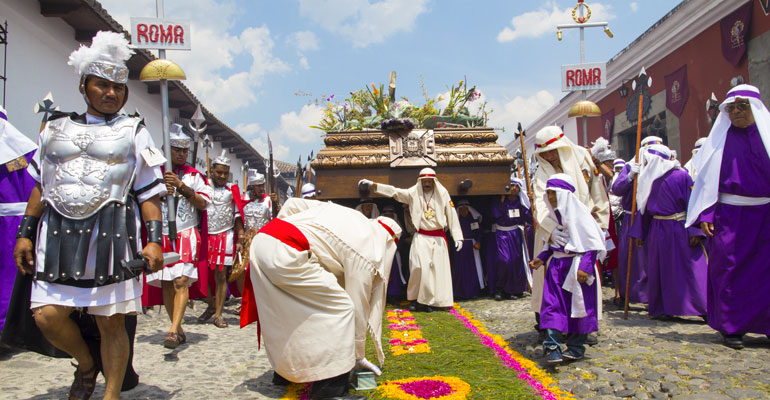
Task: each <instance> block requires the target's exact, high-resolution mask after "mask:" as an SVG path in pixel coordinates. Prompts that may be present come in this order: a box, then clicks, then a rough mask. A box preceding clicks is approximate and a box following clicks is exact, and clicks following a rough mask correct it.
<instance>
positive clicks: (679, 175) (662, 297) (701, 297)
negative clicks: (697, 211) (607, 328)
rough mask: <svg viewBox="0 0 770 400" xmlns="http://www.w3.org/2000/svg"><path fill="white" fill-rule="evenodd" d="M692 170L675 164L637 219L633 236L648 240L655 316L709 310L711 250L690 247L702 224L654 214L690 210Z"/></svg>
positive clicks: (650, 297) (658, 181) (650, 294)
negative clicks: (708, 256) (686, 223)
mask: <svg viewBox="0 0 770 400" xmlns="http://www.w3.org/2000/svg"><path fill="white" fill-rule="evenodd" d="M692 184H693V182H692V178H691V177H690V174H688V173H687V171H685V170H682V169H672V170H670V171H668V172H666V173H665V174H663V176H661V177H660V178H658V179H656V180H655V182H653V183H652V187H651V189H650V197H649V198H648V199H647V207H646V208H647V209H646V210H645V212H644V214H642V217H641V218H639V219H637V220H636V221H634V226H633V227H632V228H631V232H630V235H631V236H633V237H635V238H640V239H644V241H645V245H644V246H645V254H644V255H645V258H644V261H643V262H645V265H646V266H647V294H648V300H649V308H648V313H649V315H650V316H653V317H655V316H659V315H706V276H707V261H706V260H707V259H706V251H705V249H704V247H703V246H702V245H698V246H690V243H689V239H690V237H692V236H703V233H702V232H701V230H700V228H689V229H686V228H685V227H684V220H681V221H676V220H663V219H655V218H654V216H671V215H674V214H677V213H682V212H687V203H688V202H689V201H690V193H691V192H692V189H691V188H692Z"/></svg>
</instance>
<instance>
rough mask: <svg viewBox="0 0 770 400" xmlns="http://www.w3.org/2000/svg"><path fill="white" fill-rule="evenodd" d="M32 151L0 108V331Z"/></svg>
mask: <svg viewBox="0 0 770 400" xmlns="http://www.w3.org/2000/svg"><path fill="white" fill-rule="evenodd" d="M36 149H37V145H35V142H33V141H32V140H30V139H28V138H27V137H26V136H24V134H22V133H21V132H19V131H18V130H17V129H16V128H15V127H14V126H13V125H12V124H11V123H10V122H8V117H7V116H6V112H5V109H3V108H2V107H0V331H2V330H3V326H4V325H5V315H6V313H7V311H8V302H9V300H10V298H11V292H13V282H14V279H15V277H16V261H15V260H14V259H13V248H14V246H15V245H16V229H17V228H18V227H19V223H20V222H21V218H22V216H23V215H24V210H25V209H26V208H27V199H28V198H29V194H30V193H32V189H33V188H34V187H35V180H34V179H32V177H31V176H30V175H29V173H27V168H26V167H27V165H29V161H30V160H31V159H32V156H33V155H34V154H35V150H36Z"/></svg>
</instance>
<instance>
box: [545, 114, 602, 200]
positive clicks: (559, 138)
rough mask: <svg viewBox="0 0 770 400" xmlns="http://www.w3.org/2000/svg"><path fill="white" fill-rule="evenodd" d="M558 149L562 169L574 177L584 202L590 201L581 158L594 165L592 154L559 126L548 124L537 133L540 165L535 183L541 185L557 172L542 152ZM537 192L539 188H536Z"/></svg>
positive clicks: (578, 194)
mask: <svg viewBox="0 0 770 400" xmlns="http://www.w3.org/2000/svg"><path fill="white" fill-rule="evenodd" d="M554 149H557V150H559V160H560V162H561V169H562V171H564V173H565V174H569V175H570V177H572V180H573V182H575V183H576V185H575V195H576V196H577V197H578V199H580V200H581V201H583V202H584V203H587V202H589V199H590V197H591V194H590V192H589V188H588V183H587V182H586V180H585V177H584V176H583V168H581V160H583V159H587V160H586V161H587V165H591V166H593V161H592V160H591V155H590V154H589V153H588V150H586V149H583V148H581V147H578V146H577V145H575V144H574V143H572V141H571V140H569V138H568V137H567V136H566V135H565V134H564V132H562V130H561V128H559V127H558V126H546V127H545V128H543V129H541V130H540V131H538V132H537V134H536V135H535V156H536V157H537V160H538V163H539V167H538V169H537V172H535V184H536V185H539V184H540V183H541V182H544V181H546V180H547V179H548V178H549V177H551V176H552V175H554V174H556V170H555V169H554V168H553V166H552V165H551V163H549V162H548V161H546V160H545V159H544V158H543V157H542V156H541V155H540V153H543V152H546V151H550V150H554ZM535 190H536V193H537V192H539V190H537V189H535Z"/></svg>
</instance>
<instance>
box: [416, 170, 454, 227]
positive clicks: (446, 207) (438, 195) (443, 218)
mask: <svg viewBox="0 0 770 400" xmlns="http://www.w3.org/2000/svg"><path fill="white" fill-rule="evenodd" d="M423 179H433V192H434V193H435V194H434V195H433V199H434V200H436V201H437V202H438V207H437V208H439V209H440V211H439V210H436V211H438V212H436V222H438V223H439V225H441V226H449V224H448V221H447V217H450V216H449V215H447V214H448V213H449V212H450V210H451V212H455V211H454V207H453V206H454V204H453V203H452V198H451V197H450V196H449V192H448V191H447V190H446V188H445V187H444V186H443V185H442V184H441V182H439V181H438V179H436V171H434V170H433V169H432V168H423V169H421V170H420V174H419V176H418V177H417V183H416V184H415V185H414V186H412V187H410V188H409V189H407V190H408V191H409V197H410V199H411V201H410V202H409V204H420V205H421V207H409V217H410V218H411V221H412V225H413V226H414V228H415V229H417V230H419V229H420V221H421V219H422V214H423V212H425V209H424V207H425V194H424V193H423V191H422V183H421V182H420V181H421V180H423ZM450 218H451V217H450ZM453 233H454V232H453Z"/></svg>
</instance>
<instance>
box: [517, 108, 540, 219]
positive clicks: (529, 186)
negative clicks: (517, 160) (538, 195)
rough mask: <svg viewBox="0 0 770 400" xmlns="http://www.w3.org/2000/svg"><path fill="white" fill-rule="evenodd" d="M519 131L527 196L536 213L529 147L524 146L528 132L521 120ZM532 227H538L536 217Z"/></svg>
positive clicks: (533, 211)
mask: <svg viewBox="0 0 770 400" xmlns="http://www.w3.org/2000/svg"><path fill="white" fill-rule="evenodd" d="M516 129H517V130H518V132H517V133H516V137H517V138H518V139H519V140H521V156H522V159H523V160H524V177H525V178H526V182H527V196H528V197H529V204H531V207H532V210H531V211H532V214H533V215H534V213H535V193H534V192H533V191H532V182H531V181H530V179H529V162H528V160H527V147H526V146H524V136H527V133H526V132H525V131H524V130H523V129H521V122H519V126H518V127H517V128H516ZM532 227H533V228H534V229H537V221H535V219H534V218H533V219H532Z"/></svg>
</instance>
